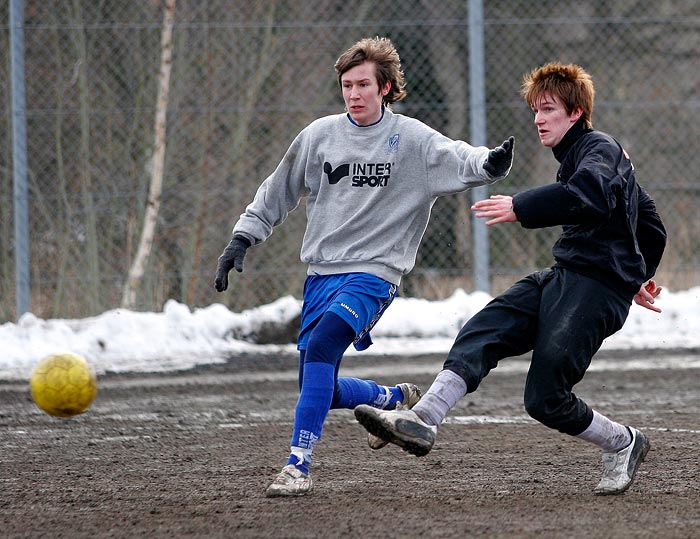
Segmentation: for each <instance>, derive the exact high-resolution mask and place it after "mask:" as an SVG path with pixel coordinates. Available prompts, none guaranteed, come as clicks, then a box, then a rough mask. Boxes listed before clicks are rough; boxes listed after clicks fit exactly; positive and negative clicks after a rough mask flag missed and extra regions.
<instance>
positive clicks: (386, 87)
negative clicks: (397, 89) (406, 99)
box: [379, 80, 391, 97]
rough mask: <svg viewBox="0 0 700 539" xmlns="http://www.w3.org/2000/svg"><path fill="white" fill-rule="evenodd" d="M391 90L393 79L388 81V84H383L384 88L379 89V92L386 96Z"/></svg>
mask: <svg viewBox="0 0 700 539" xmlns="http://www.w3.org/2000/svg"><path fill="white" fill-rule="evenodd" d="M389 90H391V81H390V80H388V81H386V84H384V86H382V88H381V89H380V90H379V93H380V94H382V97H385V96H386V94H388V93H389Z"/></svg>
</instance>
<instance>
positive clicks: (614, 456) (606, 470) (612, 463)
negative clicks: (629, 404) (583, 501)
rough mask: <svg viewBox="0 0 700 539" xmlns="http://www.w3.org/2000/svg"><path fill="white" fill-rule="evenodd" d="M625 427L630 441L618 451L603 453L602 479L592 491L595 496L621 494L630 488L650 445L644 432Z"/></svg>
mask: <svg viewBox="0 0 700 539" xmlns="http://www.w3.org/2000/svg"><path fill="white" fill-rule="evenodd" d="M627 428H628V429H629V430H630V433H631V434H632V442H631V443H630V444H629V445H628V446H627V447H625V448H624V449H621V450H620V451H617V452H604V453H603V479H601V480H600V483H598V486H597V487H596V488H595V490H594V491H593V493H594V494H595V495H597V496H606V495H610V494H621V493H623V492H625V491H626V490H627V489H628V488H630V485H632V482H633V481H634V476H635V474H636V473H637V469H638V468H639V465H640V464H641V463H642V462H643V461H644V457H646V455H647V452H648V451H649V448H650V447H651V444H650V443H649V439H648V438H647V437H646V436H644V434H642V433H641V432H639V431H638V430H637V429H634V428H632V427H627Z"/></svg>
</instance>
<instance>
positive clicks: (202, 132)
mask: <svg viewBox="0 0 700 539" xmlns="http://www.w3.org/2000/svg"><path fill="white" fill-rule="evenodd" d="M170 2H171V3H172V4H173V5H174V8H173V9H174V23H173V26H172V48H171V52H172V61H171V62H166V63H164V61H163V58H164V56H163V53H164V47H163V40H162V36H163V33H164V27H166V26H167V24H168V21H167V18H166V16H165V15H166V5H165V3H164V2H163V1H160V2H159V1H157V0H153V1H146V0H131V1H121V0H120V1H117V0H104V1H101V2H94V1H93V0H69V1H66V0H41V1H38V0H26V1H25V6H24V8H25V24H24V27H23V28H24V38H25V56H24V58H25V73H26V105H27V108H26V120H27V131H26V132H27V149H28V182H29V238H30V241H29V248H30V253H29V254H30V260H31V273H30V276H31V304H30V310H31V311H32V312H33V313H35V314H37V315H38V316H41V317H44V318H49V317H84V316H88V315H94V314H97V313H99V312H102V311H104V310H106V309H111V308H115V307H118V306H119V305H120V304H121V302H122V296H123V290H124V286H125V284H126V283H127V281H128V276H129V272H130V270H131V269H132V268H133V265H134V261H135V257H136V256H137V250H138V246H139V244H140V241H141V238H142V234H143V227H144V217H145V215H146V214H147V211H149V208H150V211H151V212H152V214H155V212H153V210H154V209H157V210H158V211H157V220H156V222H155V235H154V238H153V244H152V247H151V249H150V255H149V256H148V257H147V258H145V266H144V272H143V277H142V279H141V280H140V281H139V282H138V287H137V294H136V302H135V307H136V308H138V309H145V310H159V309H160V308H161V307H162V305H163V303H164V302H165V301H166V300H167V299H169V298H173V299H176V300H178V301H181V302H184V303H186V304H188V305H190V306H191V307H198V306H203V305H207V304H210V303H212V302H223V303H226V304H228V305H229V306H230V307H231V308H232V309H235V310H240V309H244V308H247V307H250V306H253V305H257V304H261V303H267V302H270V301H272V300H274V299H276V298H278V297H280V296H283V295H287V294H292V295H294V296H296V297H301V290H302V285H303V280H304V277H305V270H306V268H305V266H304V265H302V264H301V262H300V261H299V248H300V244H301V237H302V234H303V230H304V225H305V212H304V208H303V205H302V207H300V208H298V209H297V210H296V211H295V212H293V213H292V214H291V215H290V217H289V219H288V220H287V222H286V223H284V224H283V225H282V226H280V227H278V228H277V229H276V230H275V233H274V234H273V235H272V236H271V237H270V239H269V240H268V241H267V242H266V243H265V244H263V245H262V246H258V247H255V248H253V249H251V250H250V251H249V255H248V257H247V258H246V271H245V272H244V273H243V274H240V275H239V274H235V275H232V285H231V287H230V288H229V292H227V293H225V294H217V293H216V292H215V291H214V288H213V277H214V272H215V268H216V260H217V257H218V255H219V254H220V252H221V250H222V249H223V247H224V246H225V245H226V244H227V242H228V240H229V239H230V231H231V228H232V226H233V224H234V222H235V221H236V219H237V218H238V215H239V214H240V213H241V212H242V211H243V210H244V208H245V206H246V205H247V203H248V202H249V201H250V200H251V199H252V197H253V195H254V193H255V191H256V189H257V187H258V186H259V184H260V183H261V182H262V180H263V179H264V178H265V177H266V176H267V175H268V174H269V173H270V172H271V171H272V170H273V169H274V168H275V167H276V165H277V163H278V162H279V160H280V159H281V157H282V155H283V154H284V152H285V151H286V149H287V147H288V145H289V144H290V143H291V141H292V139H293V138H294V137H295V136H296V134H297V133H298V132H299V131H300V130H301V129H302V128H303V127H304V126H305V125H307V124H308V123H309V122H310V121H312V120H313V119H315V118H317V117H319V116H322V115H327V114H334V113H337V112H340V111H342V107H343V103H342V99H341V96H340V91H339V88H338V86H337V81H336V76H335V73H334V70H333V64H334V62H335V60H336V58H337V57H338V55H339V54H340V53H341V52H342V51H344V50H345V49H346V48H347V47H349V46H350V45H351V44H352V43H354V42H355V41H356V40H358V39H360V38H362V37H367V36H374V35H384V36H387V37H390V38H391V39H392V40H393V41H394V43H395V45H396V46H397V49H398V50H399V52H400V54H401V57H402V61H403V66H404V70H405V72H406V79H407V83H408V92H409V95H408V98H407V99H406V100H405V101H403V102H401V103H399V104H397V105H396V106H395V107H394V110H395V111H396V112H400V113H404V114H408V115H411V116H414V117H417V118H418V119H420V120H422V121H424V122H425V123H427V124H429V125H431V126H433V127H435V128H436V129H438V130H440V131H442V132H443V133H445V134H447V135H448V136H451V137H453V138H461V139H464V140H467V141H469V132H470V129H469V126H470V110H469V50H468V37H469V36H468V7H469V2H468V0H459V1H458V0H434V1H429V0H405V1H401V2H396V1H393V0H392V1H387V0H372V1H359V0H358V1H357V2H343V1H340V0H308V1H305V2H298V1H291V0H289V1H283V0H279V1H273V0H269V1H267V0H266V1H262V2H249V1H247V0H205V1H201V0H177V2H176V3H175V1H174V0H170ZM483 6H484V36H485V57H486V58H485V72H486V81H485V84H486V114H487V126H488V127H487V136H488V145H489V146H494V145H496V144H499V143H500V142H501V141H502V140H503V139H504V138H506V137H507V136H509V135H511V134H512V135H515V137H516V158H515V159H516V161H515V165H514V168H513V171H512V173H511V175H510V176H509V178H508V179H507V180H505V181H504V182H501V183H499V184H496V185H495V186H494V187H492V188H491V190H492V192H501V193H504V194H513V193H515V192H517V191H519V190H522V189H524V188H529V187H532V186H535V185H539V184H542V183H549V182H551V181H553V179H554V173H555V171H556V166H557V164H556V162H555V160H554V158H553V157H552V155H551V151H550V150H548V149H546V148H543V147H541V145H540V144H539V141H538V138H537V135H536V130H535V128H534V126H533V124H532V119H533V117H532V113H531V111H529V110H528V108H527V107H526V105H525V104H524V103H523V101H522V99H521V98H520V96H519V89H520V84H521V81H522V75H523V74H524V73H525V72H527V71H529V70H531V69H532V68H534V67H536V66H537V65H540V64H542V63H544V62H546V61H550V60H562V61H565V62H576V63H579V64H581V65H583V66H584V67H585V68H586V69H587V70H588V71H589V72H590V73H591V74H592V75H593V77H594V81H595V83H596V90H597V95H596V107H595V112H594V115H593V121H594V126H595V127H597V128H598V129H601V130H603V131H607V132H609V133H611V134H612V135H614V136H615V137H616V138H618V140H620V141H621V142H622V143H623V145H624V146H625V147H626V149H627V150H628V152H629V153H630V154H631V156H632V159H633V161H634V162H635V165H636V168H637V173H638V180H639V182H640V183H641V184H642V185H643V186H644V187H646V188H647V190H648V191H649V192H650V193H651V195H652V196H653V197H654V198H655V200H656V202H657V205H658V208H659V211H660V213H661V214H662V216H663V218H664V219H665V222H666V225H667V229H668V233H669V245H668V248H667V252H666V255H665V258H664V260H663V262H662V265H661V267H660V270H659V275H658V280H659V281H660V282H661V283H662V284H663V285H664V286H666V287H667V288H670V289H675V290H679V289H685V288H688V287H690V286H695V285H698V284H700V252H699V250H698V242H697V239H696V238H698V237H699V236H700V219H698V218H697V209H696V208H698V207H700V189H699V187H700V181H698V179H697V171H698V170H699V169H700V166H699V165H700V162H699V157H698V154H699V153H700V151H699V150H700V148H699V147H698V140H700V127H699V123H698V121H697V116H698V112H699V108H700V107H699V103H700V98H699V97H698V96H699V95H700V78H699V77H698V75H697V62H698V57H699V56H700V14H699V13H698V10H697V2H696V0H665V1H663V2H656V1H650V0H583V1H582V0H540V1H537V2H532V1H530V0H484V2H483ZM0 20H1V21H2V24H3V25H2V26H0V48H1V49H2V52H3V55H2V58H3V59H4V60H5V61H4V62H3V64H4V66H7V69H3V70H2V71H0V92H1V93H2V94H3V95H4V96H5V99H4V100H3V102H2V116H3V118H4V122H3V125H4V126H5V127H4V129H2V130H0V170H1V173H2V184H1V185H0V252H2V259H1V260H0V319H1V320H13V319H15V316H16V313H15V284H14V283H15V267H14V255H15V245H14V241H13V238H14V235H13V192H12V183H13V182H12V164H11V163H12V131H11V127H10V126H11V117H12V114H11V110H10V108H11V107H10V67H9V57H10V56H9V50H10V27H9V25H8V24H7V23H6V22H5V21H8V7H7V3H4V5H3V6H1V7H0ZM166 64H167V67H168V68H171V72H170V76H169V78H168V79H167V87H166V89H167V97H168V100H167V109H165V110H163V109H162V97H163V94H162V91H163V86H162V85H163V82H164V80H163V68H164V67H166ZM159 97H160V98H161V101H159ZM159 103H160V105H161V113H163V112H167V116H166V117H165V120H164V121H165V125H166V131H165V137H164V139H162V141H161V142H163V143H164V150H165V153H164V154H163V160H161V159H160V156H159V153H158V144H159V139H158V129H157V127H156V125H157V121H156V116H157V111H158V108H159ZM161 120H163V118H162V117H161ZM161 162H162V164H163V176H162V192H161V193H160V195H159V196H158V197H157V199H156V202H157V204H155V205H154V199H153V198H151V197H149V188H150V186H151V184H152V181H153V178H154V170H157V169H158V166H159V163H161ZM469 205H470V195H469V194H463V195H458V196H451V197H445V198H442V199H440V200H439V201H438V202H437V204H436V205H435V207H434V211H433V217H432V220H431V224H430V226H429V228H428V231H427V233H426V235H425V238H424V241H423V245H422V247H421V249H420V251H419V257H418V263H417V266H416V268H415V270H414V271H413V272H412V273H411V274H410V275H409V276H408V277H407V278H405V280H404V282H403V285H402V291H401V293H402V294H404V295H410V296H416V297H426V298H441V297H445V296H446V295H449V294H450V293H452V291H453V290H454V289H455V288H464V289H465V290H468V291H470V290H472V289H473V275H472V273H473V253H472V248H471V245H472V238H471V234H472V225H471V222H470V220H471V216H470V212H469ZM154 206H155V207H154ZM558 232H559V230H558V228H557V229H544V230H538V231H525V230H523V229H521V228H520V227H519V226H517V225H501V226H498V227H492V228H490V229H489V234H490V235H489V238H490V256H491V270H492V276H491V286H492V290H491V292H492V293H498V292H500V291H502V290H503V289H504V288H505V287H506V286H507V285H508V284H510V283H511V282H512V281H514V280H515V279H516V278H517V277H519V276H521V275H523V274H525V273H526V272H529V271H532V270H534V269H537V268H541V267H544V266H547V265H549V264H550V263H551V254H550V248H551V245H552V242H553V240H554V239H555V238H556V237H557V235H558Z"/></svg>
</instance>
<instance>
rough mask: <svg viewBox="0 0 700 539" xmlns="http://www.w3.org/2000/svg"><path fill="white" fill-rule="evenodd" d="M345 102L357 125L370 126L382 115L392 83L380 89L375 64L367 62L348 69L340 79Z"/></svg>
mask: <svg viewBox="0 0 700 539" xmlns="http://www.w3.org/2000/svg"><path fill="white" fill-rule="evenodd" d="M340 84H341V86H342V88H343V100H344V101H345V108H346V109H347V111H348V113H349V114H350V117H351V118H352V119H353V121H354V122H355V123H356V124H357V125H370V124H372V123H374V122H376V121H377V120H379V118H380V117H381V115H382V98H383V97H384V96H385V95H386V94H387V93H388V92H389V89H390V88H391V83H390V82H387V83H386V85H385V86H384V88H381V89H380V88H379V83H378V82H377V74H376V66H375V64H374V62H365V63H363V64H360V65H356V66H355V67H352V68H350V69H348V70H347V71H346V72H345V73H343V74H342V75H341V77H340Z"/></svg>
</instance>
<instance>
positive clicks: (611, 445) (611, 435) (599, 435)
mask: <svg viewBox="0 0 700 539" xmlns="http://www.w3.org/2000/svg"><path fill="white" fill-rule="evenodd" d="M576 438H580V439H581V440H585V441H587V442H590V443H592V444H595V445H597V446H598V447H600V448H601V449H602V450H603V451H619V450H620V449H624V448H625V447H627V446H628V445H629V444H630V443H632V435H631V434H630V431H629V429H628V428H627V427H625V426H624V425H620V423H615V422H614V421H612V420H611V419H608V418H607V417H605V416H604V415H601V414H599V413H598V412H596V411H595V410H593V421H591V424H590V425H589V427H588V428H587V429H586V430H584V431H583V432H582V433H581V434H579V435H578V436H576Z"/></svg>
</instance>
